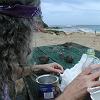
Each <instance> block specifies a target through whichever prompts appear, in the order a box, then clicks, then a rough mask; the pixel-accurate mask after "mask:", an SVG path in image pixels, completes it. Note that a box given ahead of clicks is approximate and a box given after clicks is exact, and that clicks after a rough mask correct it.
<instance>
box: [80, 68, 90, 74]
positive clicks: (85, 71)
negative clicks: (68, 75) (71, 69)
mask: <svg viewBox="0 0 100 100" xmlns="http://www.w3.org/2000/svg"><path fill="white" fill-rule="evenodd" d="M91 72H92V68H86V69H85V70H84V71H83V72H82V73H81V74H83V75H89V74H91Z"/></svg>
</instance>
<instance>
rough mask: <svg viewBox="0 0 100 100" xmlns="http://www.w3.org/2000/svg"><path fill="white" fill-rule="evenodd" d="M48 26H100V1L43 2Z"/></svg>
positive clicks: (66, 0) (69, 0)
mask: <svg viewBox="0 0 100 100" xmlns="http://www.w3.org/2000/svg"><path fill="white" fill-rule="evenodd" d="M41 10H42V16H43V20H44V22H45V23H47V24H48V25H100V0H41Z"/></svg>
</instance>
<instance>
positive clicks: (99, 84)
mask: <svg viewBox="0 0 100 100" xmlns="http://www.w3.org/2000/svg"><path fill="white" fill-rule="evenodd" d="M98 86H100V81H92V82H91V83H90V84H89V85H88V88H93V87H98Z"/></svg>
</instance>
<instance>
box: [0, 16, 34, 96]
mask: <svg viewBox="0 0 100 100" xmlns="http://www.w3.org/2000/svg"><path fill="white" fill-rule="evenodd" d="M32 26H33V18H31V19H26V18H15V17H9V16H5V15H2V14H0V94H1V93H2V91H3V90H2V87H3V82H7V83H8V84H9V83H10V84H11V85H10V86H9V88H10V90H11V89H12V90H11V93H14V92H12V91H14V82H13V81H14V79H13V66H16V64H17V65H19V66H18V67H23V66H20V65H24V64H26V58H27V55H28V54H29V53H30V42H31V35H32V30H33V27H32ZM13 95H14V94H13Z"/></svg>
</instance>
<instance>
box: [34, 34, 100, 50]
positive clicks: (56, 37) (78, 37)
mask: <svg viewBox="0 0 100 100" xmlns="http://www.w3.org/2000/svg"><path fill="white" fill-rule="evenodd" d="M33 34H34V35H33V39H32V40H33V41H32V47H39V46H48V45H57V44H64V43H66V42H73V43H77V44H80V45H83V46H86V47H89V48H94V49H96V50H99V51H100V33H99V34H98V35H95V34H92V33H84V32H73V33H70V32H69V33H68V32H66V33H65V34H62V33H59V34H55V33H50V32H47V33H46V32H34V33H33Z"/></svg>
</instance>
